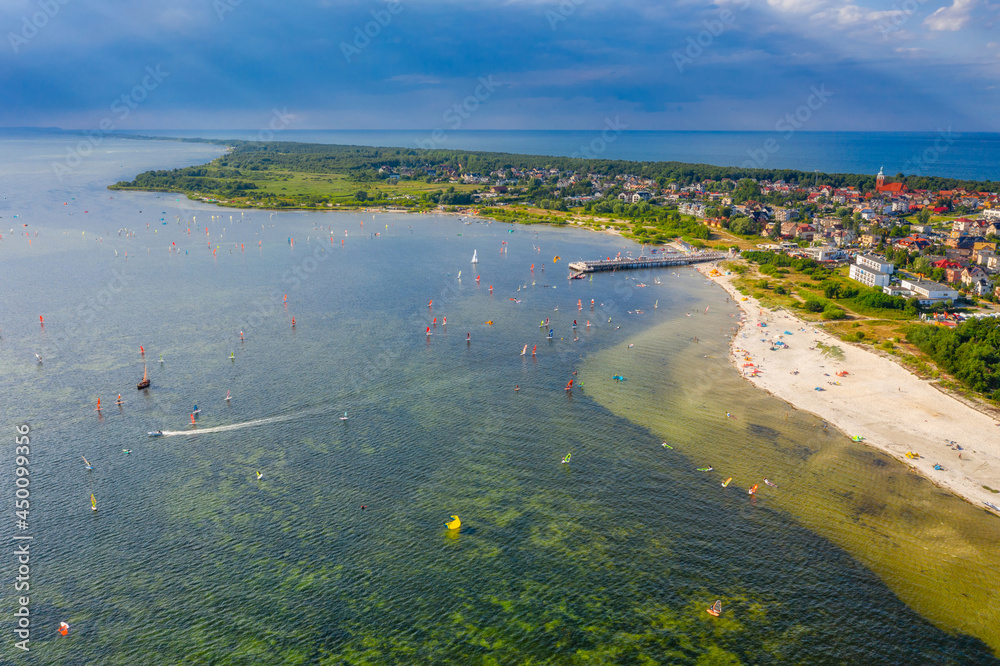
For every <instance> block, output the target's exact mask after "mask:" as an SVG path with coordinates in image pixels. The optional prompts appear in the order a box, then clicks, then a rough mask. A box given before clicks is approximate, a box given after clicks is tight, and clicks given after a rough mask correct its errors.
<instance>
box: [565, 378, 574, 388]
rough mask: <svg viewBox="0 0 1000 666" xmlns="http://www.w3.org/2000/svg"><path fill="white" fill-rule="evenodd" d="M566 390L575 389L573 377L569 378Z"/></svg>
mask: <svg viewBox="0 0 1000 666" xmlns="http://www.w3.org/2000/svg"><path fill="white" fill-rule="evenodd" d="M566 390H567V391H571V390H573V380H572V379H571V380H569V381H568V382H566Z"/></svg>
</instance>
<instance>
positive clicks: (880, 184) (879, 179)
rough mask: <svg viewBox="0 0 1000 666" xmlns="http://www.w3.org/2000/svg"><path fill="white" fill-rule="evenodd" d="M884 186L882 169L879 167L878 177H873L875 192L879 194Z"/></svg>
mask: <svg viewBox="0 0 1000 666" xmlns="http://www.w3.org/2000/svg"><path fill="white" fill-rule="evenodd" d="M884 186H885V174H884V173H882V167H879V168H878V175H877V176H875V191H876V192H881V191H882V188H883V187H884Z"/></svg>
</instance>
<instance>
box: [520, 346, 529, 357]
mask: <svg viewBox="0 0 1000 666" xmlns="http://www.w3.org/2000/svg"><path fill="white" fill-rule="evenodd" d="M527 353H528V345H524V349H522V350H521V356H524V355H525V354H527Z"/></svg>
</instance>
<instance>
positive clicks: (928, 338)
mask: <svg viewBox="0 0 1000 666" xmlns="http://www.w3.org/2000/svg"><path fill="white" fill-rule="evenodd" d="M906 338H907V340H909V341H910V342H912V343H913V344H914V345H916V346H917V348H918V349H920V351H922V352H924V353H925V354H927V355H928V356H930V357H931V358H932V359H933V360H934V362H935V363H937V364H938V365H939V366H941V367H942V368H944V369H945V370H947V371H948V372H949V373H951V374H952V375H954V377H955V378H956V379H958V380H959V381H960V382H962V383H963V384H965V385H966V386H968V387H969V388H971V389H973V390H974V391H978V392H979V393H982V394H984V395H986V396H988V397H990V398H991V399H993V400H996V401H1000V319H997V318H996V317H982V318H976V319H970V320H968V321H965V322H963V323H961V324H959V325H958V326H955V327H954V328H949V327H946V326H926V325H922V326H921V325H913V326H910V328H909V329H908V330H907V332H906Z"/></svg>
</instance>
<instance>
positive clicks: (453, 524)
mask: <svg viewBox="0 0 1000 666" xmlns="http://www.w3.org/2000/svg"><path fill="white" fill-rule="evenodd" d="M452 518H454V520H449V521H447V522H445V524H444V525H445V527H447V528H448V529H449V530H457V529H458V528H459V527H461V526H462V521H461V520H459V519H458V516H452Z"/></svg>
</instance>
